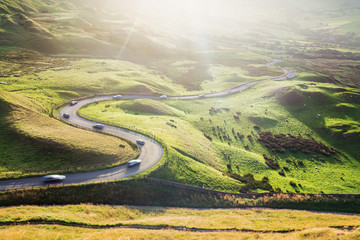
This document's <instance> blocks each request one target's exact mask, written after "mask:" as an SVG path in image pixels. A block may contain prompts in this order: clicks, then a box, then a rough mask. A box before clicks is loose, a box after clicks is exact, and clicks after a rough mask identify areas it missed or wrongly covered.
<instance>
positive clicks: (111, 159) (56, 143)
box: [0, 91, 137, 178]
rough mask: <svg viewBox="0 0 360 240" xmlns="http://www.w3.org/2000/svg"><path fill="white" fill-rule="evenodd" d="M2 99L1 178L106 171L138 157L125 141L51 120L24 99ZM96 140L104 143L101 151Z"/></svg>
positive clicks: (8, 95) (1, 95)
mask: <svg viewBox="0 0 360 240" xmlns="http://www.w3.org/2000/svg"><path fill="white" fill-rule="evenodd" d="M0 98H1V99H2V100H1V101H0V104H1V109H2V110H3V111H2V112H1V118H0V119H1V121H0V124H1V128H2V129H3V130H4V131H2V132H1V134H0V135H1V137H0V141H1V149H2V150H1V151H0V156H1V157H0V159H1V160H0V162H1V167H0V169H1V174H0V177H1V178H9V177H20V176H26V175H27V176H29V175H33V174H45V173H48V172H66V171H83V170H89V169H94V168H102V167H104V166H109V165H110V166H111V165H113V164H121V163H124V162H125V161H127V160H129V159H131V158H133V157H135V156H136V154H137V149H136V147H135V146H134V145H132V144H129V143H127V142H126V141H124V140H121V139H118V138H115V137H110V136H106V135H99V134H97V133H93V132H90V131H85V130H81V129H77V128H74V127H71V126H68V125H65V124H63V123H61V122H60V121H58V120H55V119H52V118H49V117H48V116H47V115H45V114H44V113H42V112H40V111H38V110H37V109H36V107H34V106H36V105H34V104H32V101H31V100H29V99H28V98H26V97H23V96H22V95H19V94H13V93H5V92H2V91H1V92H0ZM4 100H5V101H6V102H5V101H4ZM94 137H98V139H99V141H101V142H102V147H101V148H99V145H98V144H97V142H94V141H93V139H94ZM119 145H123V146H124V148H120V147H119Z"/></svg>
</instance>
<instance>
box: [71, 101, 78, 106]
mask: <svg viewBox="0 0 360 240" xmlns="http://www.w3.org/2000/svg"><path fill="white" fill-rule="evenodd" d="M77 103H78V101H71V102H70V106H74V105H76V104H77Z"/></svg>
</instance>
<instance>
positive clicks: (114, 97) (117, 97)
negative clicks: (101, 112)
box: [113, 95, 122, 100]
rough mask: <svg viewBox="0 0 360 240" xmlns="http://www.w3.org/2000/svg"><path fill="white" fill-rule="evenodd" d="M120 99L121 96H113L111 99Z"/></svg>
mask: <svg viewBox="0 0 360 240" xmlns="http://www.w3.org/2000/svg"><path fill="white" fill-rule="evenodd" d="M121 98H122V96H121V95H115V96H113V99H115V100H119V99H121Z"/></svg>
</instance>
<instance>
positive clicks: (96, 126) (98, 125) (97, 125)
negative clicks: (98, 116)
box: [93, 123, 104, 129]
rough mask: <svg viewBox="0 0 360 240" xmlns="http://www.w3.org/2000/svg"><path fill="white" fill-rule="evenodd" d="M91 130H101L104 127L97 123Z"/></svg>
mask: <svg viewBox="0 0 360 240" xmlns="http://www.w3.org/2000/svg"><path fill="white" fill-rule="evenodd" d="M93 128H96V129H103V128H104V125H102V124H100V123H97V124H95V125H94V126H93Z"/></svg>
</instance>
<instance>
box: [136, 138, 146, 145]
mask: <svg viewBox="0 0 360 240" xmlns="http://www.w3.org/2000/svg"><path fill="white" fill-rule="evenodd" d="M136 143H137V144H139V145H145V141H144V140H141V139H138V140H136Z"/></svg>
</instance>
